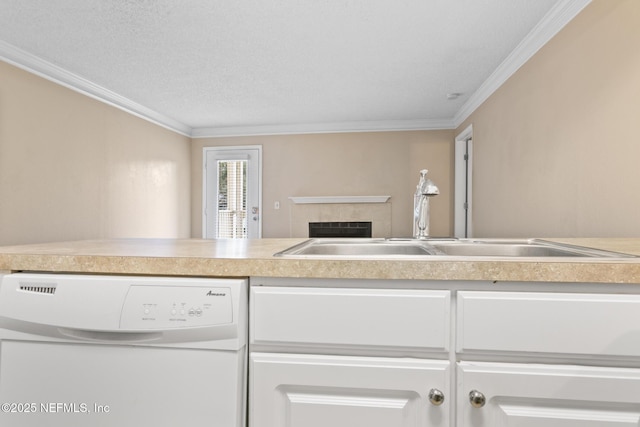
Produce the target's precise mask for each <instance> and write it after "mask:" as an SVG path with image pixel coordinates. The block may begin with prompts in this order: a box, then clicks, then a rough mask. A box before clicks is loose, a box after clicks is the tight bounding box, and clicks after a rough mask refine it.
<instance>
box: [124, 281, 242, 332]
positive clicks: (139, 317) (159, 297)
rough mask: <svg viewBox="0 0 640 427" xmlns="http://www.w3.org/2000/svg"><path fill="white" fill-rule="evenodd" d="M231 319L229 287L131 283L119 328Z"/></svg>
mask: <svg viewBox="0 0 640 427" xmlns="http://www.w3.org/2000/svg"><path fill="white" fill-rule="evenodd" d="M232 321H233V305H232V298H231V289H230V288H225V287H211V286H136V285H132V286H131V287H130V288H129V291H128V292H127V296H126V299H125V301H124V305H123V307H122V314H121V316H120V328H121V329H134V330H143V329H171V328H182V327H189V328H192V327H195V326H212V325H224V324H226V323H231V322H232Z"/></svg>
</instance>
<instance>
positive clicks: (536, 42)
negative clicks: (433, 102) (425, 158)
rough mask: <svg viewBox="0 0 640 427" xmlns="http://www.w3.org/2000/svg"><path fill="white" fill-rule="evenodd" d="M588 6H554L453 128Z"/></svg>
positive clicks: (576, 1)
mask: <svg viewBox="0 0 640 427" xmlns="http://www.w3.org/2000/svg"><path fill="white" fill-rule="evenodd" d="M589 3H591V0H563V1H561V2H559V3H557V4H556V5H555V6H554V7H553V8H552V9H551V10H550V11H549V12H548V13H547V14H546V15H545V17H544V18H543V19H542V20H541V21H540V22H539V23H538V24H537V25H536V26H535V27H534V28H533V29H532V30H531V32H529V34H527V36H526V37H525V38H524V39H523V40H522V41H521V42H520V43H519V44H518V46H516V48H515V49H514V50H513V52H511V53H510V54H509V56H507V58H506V59H505V60H504V61H503V62H502V63H501V64H500V65H499V66H498V68H496V69H495V71H494V72H493V73H492V74H491V75H490V76H489V78H488V79H487V80H485V82H484V83H482V85H480V87H479V88H478V90H476V91H475V92H474V93H473V95H471V97H470V98H469V99H468V100H467V102H465V103H464V105H463V106H462V107H461V108H460V110H458V112H457V113H456V114H455V116H454V117H453V120H452V121H453V123H454V125H455V127H458V126H460V125H461V124H462V123H463V122H464V121H465V120H466V119H467V118H468V117H469V116H470V115H471V114H472V113H473V112H474V111H475V110H476V109H477V108H478V107H479V106H480V105H482V103H483V102H484V101H486V100H487V99H488V98H489V97H490V96H491V95H492V94H493V93H494V92H495V91H496V90H497V89H498V88H499V87H500V86H502V85H503V84H504V82H506V81H507V80H508V79H509V77H511V76H512V75H513V74H515V72H516V71H518V69H519V68H520V67H521V66H522V65H524V64H525V63H526V62H527V61H528V60H529V59H530V58H531V57H532V56H533V55H535V53H536V52H537V51H538V50H540V48H542V46H544V45H545V44H547V42H548V41H549V40H551V39H552V38H553V37H554V36H555V35H556V34H557V33H558V32H559V31H560V30H561V29H562V28H564V26H565V25H567V24H568V23H569V22H570V21H571V20H572V19H573V18H575V17H576V15H577V14H578V13H580V11H582V9H584V8H585V7H586V6H587V5H588V4H589Z"/></svg>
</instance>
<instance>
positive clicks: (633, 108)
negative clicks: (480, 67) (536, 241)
mask: <svg viewBox="0 0 640 427" xmlns="http://www.w3.org/2000/svg"><path fill="white" fill-rule="evenodd" d="M469 123H473V131H474V135H473V136H474V176H473V182H474V193H473V204H474V231H475V234H476V236H485V237H486V236H587V237H590V236H633V237H638V236H640V216H639V213H640V197H639V195H640V140H639V138H638V131H637V130H636V129H635V126H637V124H638V123H640V2H639V1H637V0H613V1H611V0H595V1H594V2H593V3H591V4H590V5H589V6H588V7H587V8H586V9H585V10H584V11H583V12H582V13H581V14H580V15H578V16H577V17H576V18H575V19H574V20H573V21H572V22H571V23H569V24H568V25H567V26H566V27H565V28H564V29H563V30H562V31H561V32H560V33H559V34H558V35H557V36H556V37H555V38H554V39H552V40H551V41H550V42H549V43H548V44H547V45H546V46H545V47H543V48H542V49H541V50H540V51H539V52H538V53H537V54H536V55H535V56H534V57H533V58H532V59H531V60H530V61H529V62H528V63H527V64H525V65H524V66H523V67H522V68H521V69H520V70H519V71H518V72H517V73H516V74H515V75H514V76H512V77H511V78H510V79H509V80H508V81H507V82H506V83H505V84H504V85H503V86H502V87H501V88H500V89H499V90H498V91H497V92H496V93H495V94H493V96H491V97H490V98H489V99H488V100H487V101H486V102H485V103H484V104H483V105H482V106H481V107H480V108H479V109H477V110H476V111H475V112H474V113H473V115H472V116H471V117H470V118H469V119H468V120H467V121H466V122H465V123H463V124H462V125H461V126H460V127H459V128H458V129H457V131H456V133H457V132H460V131H461V130H462V129H465V128H466V126H467V125H468V124H469Z"/></svg>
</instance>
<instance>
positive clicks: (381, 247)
mask: <svg viewBox="0 0 640 427" xmlns="http://www.w3.org/2000/svg"><path fill="white" fill-rule="evenodd" d="M275 256H281V257H295V258H407V257H411V258H414V257H442V256H452V257H458V256H459V257H508V258H513V257H591V258H628V257H631V258H632V257H634V255H629V254H622V253H618V252H609V251H602V250H598V249H592V248H586V247H582V246H572V245H564V244H560V243H553V242H549V241H546V240H539V239H519V240H511V239H509V240H496V239H481V240H476V239H428V240H415V239H310V240H307V241H306V242H303V243H301V244H299V245H296V246H293V247H291V248H288V249H286V250H284V251H282V252H278V253H277V254H275Z"/></svg>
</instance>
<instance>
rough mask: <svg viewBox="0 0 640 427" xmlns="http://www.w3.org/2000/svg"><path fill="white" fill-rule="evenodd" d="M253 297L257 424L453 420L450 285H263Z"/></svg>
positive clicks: (292, 426)
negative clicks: (440, 287)
mask: <svg viewBox="0 0 640 427" xmlns="http://www.w3.org/2000/svg"><path fill="white" fill-rule="evenodd" d="M377 285H378V286H380V283H377ZM389 285H393V284H392V283H389ZM250 298H251V301H250V302H251V303H250V307H251V312H250V334H249V336H250V350H251V354H250V359H249V425H250V427H353V426H367V427H448V426H450V416H451V411H452V409H451V404H452V403H451V402H452V401H453V396H452V395H451V393H450V387H451V378H452V377H451V373H450V362H449V360H448V356H449V348H450V345H449V343H450V335H451V334H450V330H451V328H450V320H451V314H450V313H451V312H450V308H451V300H450V292H449V291H445V290H420V289H393V288H391V287H389V288H380V287H378V288H376V289H367V288H349V287H327V286H324V287H282V286H273V287H271V286H254V287H252V289H251V295H250ZM438 359H439V360H438Z"/></svg>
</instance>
